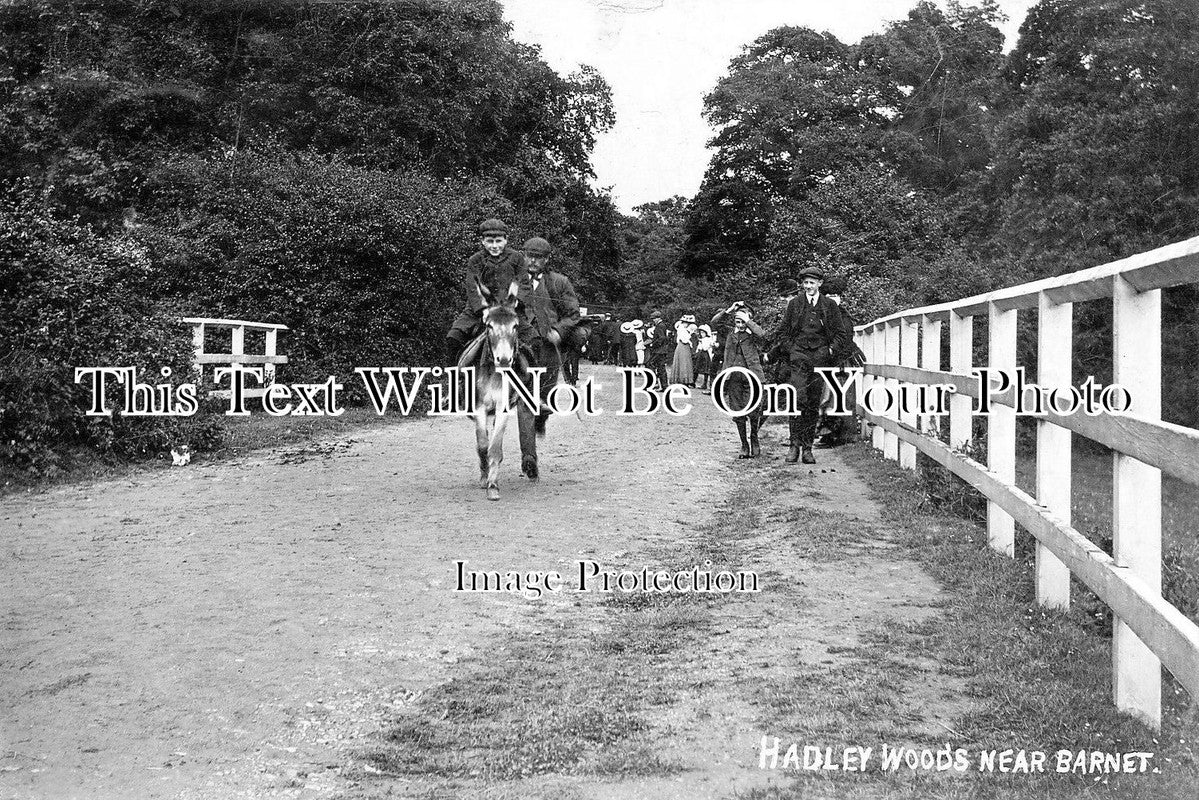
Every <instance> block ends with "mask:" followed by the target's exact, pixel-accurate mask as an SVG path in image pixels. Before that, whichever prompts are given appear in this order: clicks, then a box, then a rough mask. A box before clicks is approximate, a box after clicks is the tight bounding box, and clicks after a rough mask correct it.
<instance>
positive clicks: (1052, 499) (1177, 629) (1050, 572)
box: [856, 237, 1199, 727]
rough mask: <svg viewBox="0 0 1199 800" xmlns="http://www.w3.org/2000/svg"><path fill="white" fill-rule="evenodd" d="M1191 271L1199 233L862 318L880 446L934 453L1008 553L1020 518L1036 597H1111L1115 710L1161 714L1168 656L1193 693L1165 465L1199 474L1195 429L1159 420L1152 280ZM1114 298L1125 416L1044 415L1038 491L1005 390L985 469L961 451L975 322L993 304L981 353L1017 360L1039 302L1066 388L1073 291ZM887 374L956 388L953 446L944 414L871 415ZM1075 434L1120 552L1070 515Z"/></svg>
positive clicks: (1176, 278) (1196, 653)
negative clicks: (1089, 449) (978, 503)
mask: <svg viewBox="0 0 1199 800" xmlns="http://www.w3.org/2000/svg"><path fill="white" fill-rule="evenodd" d="M1197 282H1199V237H1196V238H1194V239H1188V240H1187V241H1184V242H1179V243H1177V244H1173V245H1170V246H1168V247H1162V248H1159V249H1157V250H1153V251H1150V252H1148V253H1142V254H1140V255H1136V256H1133V257H1131V258H1126V259H1123V260H1120V261H1116V262H1113V263H1111V264H1106V265H1104V266H1100V267H1095V268H1093V269H1086V270H1081V271H1079V272H1074V273H1071V274H1068V275H1063V276H1060V277H1056V278H1049V279H1046V280H1041V281H1035V282H1033V283H1026V284H1023V285H1020V286H1014V287H1011V288H1008V289H1001V290H999V291H996V292H991V293H990V294H984V295H978V296H975V297H968V298H965V299H963V300H957V301H954V302H951V303H943V304H941V305H937V306H930V307H927V308H916V309H909V310H907V311H902V312H900V313H898V314H893V315H891V316H889V317H884V318H882V319H877V320H875V321H873V322H871V323H869V324H867V325H863V326H861V327H859V328H857V333H856V341H857V343H858V345H859V346H860V347H861V348H862V350H863V351H864V352H865V353H866V358H867V361H868V364H867V366H866V369H865V377H864V385H863V387H862V391H860V392H859V410H860V412H861V413H863V414H864V416H865V418H866V419H867V421H868V422H870V423H872V424H873V425H874V429H873V434H872V436H873V444H874V446H875V447H876V448H878V449H881V450H882V451H883V453H884V455H885V456H886V457H887V458H890V459H892V460H898V461H899V463H900V466H902V467H905V468H907V469H915V466H916V451H917V450H920V451H921V452H923V453H925V454H926V455H928V456H929V457H930V458H932V459H934V460H935V461H937V462H939V463H941V464H942V465H944V466H945V467H947V468H948V469H950V470H951V471H952V472H954V473H955V474H956V475H958V476H959V477H961V478H962V479H963V480H965V481H966V482H967V483H969V484H971V485H972V486H974V487H975V488H977V489H978V490H979V491H981V492H982V493H983V494H984V495H985V496H986V497H987V500H988V502H987V538H988V541H989V542H990V545H991V547H993V548H994V549H996V550H998V551H999V552H1001V553H1003V554H1005V555H1008V556H1012V555H1013V554H1014V536H1015V524H1016V523H1019V524H1020V525H1021V526H1022V527H1023V528H1024V529H1026V530H1027V531H1028V532H1029V533H1031V534H1032V535H1033V536H1034V537H1035V538H1036V540H1037V545H1036V567H1035V569H1036V596H1037V601H1038V602H1039V603H1040V604H1042V605H1045V606H1049V607H1054V608H1066V607H1068V606H1069V603H1070V574H1071V573H1073V574H1074V575H1075V576H1077V577H1078V578H1079V580H1081V581H1082V582H1083V583H1084V584H1086V585H1087V586H1088V587H1090V588H1091V589H1092V590H1093V591H1094V592H1095V593H1096V594H1097V595H1098V596H1099V597H1100V598H1101V599H1102V600H1103V601H1104V602H1105V603H1107V605H1108V606H1109V607H1110V608H1111V609H1112V613H1113V615H1114V617H1115V620H1114V632H1113V639H1112V684H1113V685H1112V688H1113V694H1114V698H1115V703H1116V706H1117V707H1118V708H1119V709H1121V710H1123V711H1126V712H1128V713H1130V714H1133V715H1135V716H1137V717H1140V718H1141V719H1143V720H1144V721H1146V722H1148V723H1149V724H1151V725H1153V726H1154V727H1160V725H1161V665H1163V664H1164V665H1165V666H1166V668H1167V669H1169V670H1170V672H1171V673H1172V674H1173V675H1174V677H1175V678H1176V679H1177V680H1178V682H1179V683H1180V684H1182V685H1183V686H1184V687H1185V688H1186V690H1187V691H1188V692H1189V693H1190V695H1191V697H1192V698H1199V626H1196V625H1195V623H1193V622H1191V621H1190V620H1189V619H1188V618H1186V617H1185V616H1184V615H1183V614H1182V613H1181V612H1180V611H1179V610H1178V609H1177V608H1175V607H1174V606H1172V605H1170V604H1169V603H1167V602H1166V601H1165V600H1163V599H1162V596H1161V571H1162V570H1161V553H1162V544H1161V533H1162V513H1161V508H1162V507H1161V476H1162V473H1163V472H1164V473H1166V474H1168V475H1172V476H1174V477H1176V478H1179V479H1181V480H1183V481H1186V482H1187V483H1189V484H1190V485H1192V486H1199V431H1196V430H1194V429H1191V428H1186V427H1182V426H1179V425H1173V424H1170V423H1166V422H1162V421H1161V359H1162V356H1161V290H1162V289H1165V288H1169V287H1172V286H1180V285H1184V284H1191V283H1197ZM1105 297H1110V298H1112V303H1113V310H1114V313H1115V317H1114V334H1115V335H1114V344H1113V348H1114V352H1113V366H1114V370H1113V383H1117V384H1121V385H1122V386H1124V387H1125V388H1127V389H1128V390H1129V392H1130V393H1131V395H1132V398H1133V405H1132V407H1131V409H1130V410H1129V412H1128V413H1127V414H1123V415H1110V414H1100V415H1097V416H1087V415H1086V414H1083V413H1082V412H1079V413H1076V414H1072V415H1068V416H1063V415H1060V414H1056V413H1053V412H1049V413H1047V414H1046V415H1044V416H1043V417H1038V421H1037V441H1036V496H1035V497H1032V496H1030V495H1028V494H1027V493H1025V492H1023V491H1021V490H1020V489H1018V488H1016V486H1015V476H1016V412H1015V408H1014V404H1015V398H1014V391H1011V390H1009V391H1008V392H1007V393H1006V394H1005V395H1004V396H1003V397H1002V398H1001V399H1000V400H999V402H1000V403H1001V405H998V406H996V407H995V408H994V409H993V411H992V413H991V414H990V415H989V416H988V418H987V426H988V427H987V460H988V463H987V465H986V466H984V465H982V464H979V463H977V462H975V461H973V460H970V459H968V458H965V457H964V456H962V455H961V454H960V453H958V452H954V449H953V448H960V447H961V446H962V445H964V444H965V443H966V442H967V440H969V439H970V436H971V422H972V407H973V398H975V397H977V396H978V389H977V381H976V379H975V378H974V377H973V376H972V375H971V374H970V371H971V369H972V365H971V359H972V353H973V341H972V340H973V329H972V323H973V320H974V318H975V317H976V316H982V315H986V317H987V320H988V325H987V332H988V336H989V340H990V341H989V344H990V347H989V351H988V352H989V364H988V365H987V366H990V367H992V368H994V369H997V370H1005V371H1008V372H1009V374H1011V373H1012V372H1014V369H1015V367H1016V366H1017V364H1016V329H1017V324H1018V315H1019V314H1020V313H1021V312H1023V313H1035V314H1037V315H1038V316H1037V320H1038V325H1037V336H1038V342H1037V349H1038V355H1037V364H1038V369H1037V375H1036V376H1035V379H1034V377H1033V376H1031V375H1030V376H1029V378H1028V379H1029V381H1034V380H1035V382H1036V383H1038V384H1039V385H1041V386H1043V387H1045V388H1046V389H1052V388H1057V387H1062V388H1065V387H1068V386H1070V385H1071V384H1072V383H1073V382H1074V381H1073V379H1072V377H1071V367H1070V365H1071V348H1072V328H1073V325H1072V322H1073V308H1074V305H1073V304H1074V303H1075V302H1081V301H1087V300H1096V299H1101V298H1105ZM946 322H948V326H949V371H948V372H944V371H942V370H941V355H942V354H941V335H942V325H943V324H944V323H946ZM880 383H881V384H882V385H884V386H886V387H890V388H891V389H893V390H894V389H896V388H898V387H899V386H900V385H909V386H919V385H928V384H952V385H954V386H955V387H956V389H957V393H956V394H955V395H952V400H951V402H950V407H949V415H948V416H949V443H950V446H948V447H947V446H946V445H944V444H943V443H942V442H941V441H940V440H939V438H938V437H937V436H936V435H934V434H935V431H936V430H937V427H938V425H939V422H940V420H939V419H938V418H936V417H927V418H924V419H921V420H918V419H917V415H916V414H915V413H914V412H911V413H902V414H901V413H895V412H889V413H885V414H883V415H874V414H868V413H866V411H865V408H862V407H861V405H860V402H861V398H862V395H863V393H864V392H867V391H870V390H871V389H872V388H873V387H874V386H876V385H878V384H880ZM1071 432H1073V433H1076V434H1079V435H1081V436H1085V437H1087V438H1089V439H1092V440H1094V441H1096V442H1099V443H1101V444H1104V445H1106V446H1108V447H1110V448H1111V449H1112V450H1113V459H1114V470H1113V481H1112V501H1113V502H1112V508H1113V515H1112V525H1113V534H1112V535H1113V539H1114V542H1113V551H1114V552H1113V554H1112V556H1108V555H1107V554H1106V553H1104V552H1103V551H1102V550H1101V549H1100V548H1099V547H1098V546H1096V545H1095V544H1094V543H1092V542H1090V541H1089V540H1087V539H1086V538H1085V537H1084V536H1082V535H1081V534H1080V533H1079V532H1078V531H1076V530H1075V529H1074V528H1072V527H1071V525H1070V499H1071V485H1070V460H1071V435H1070V434H1071Z"/></svg>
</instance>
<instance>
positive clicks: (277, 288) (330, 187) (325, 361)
mask: <svg viewBox="0 0 1199 800" xmlns="http://www.w3.org/2000/svg"><path fill="white" fill-rule="evenodd" d="M151 186H152V187H153V189H154V192H153V194H154V195H155V196H156V197H158V198H160V200H159V205H158V206H156V207H151V208H148V209H147V210H146V215H145V219H146V220H147V225H146V229H145V232H144V234H143V235H142V236H141V239H142V240H143V241H144V242H145V243H146V246H147V247H148V248H149V249H150V252H151V253H152V254H153V257H154V259H155V260H156V261H158V262H159V263H160V264H161V268H160V269H159V270H158V272H157V274H156V275H155V280H156V284H155V293H156V294H160V295H162V296H174V297H179V298H181V299H182V300H183V301H184V302H186V304H187V307H188V308H190V309H192V311H193V313H194V314H198V315H211V316H223V317H234V318H238V319H254V320H258V321H262V322H277V323H283V324H285V325H287V326H288V327H289V328H290V329H291V330H290V331H289V333H288V334H286V339H285V341H284V345H285V347H286V352H287V353H288V357H289V364H288V368H287V371H286V375H288V376H289V377H290V378H291V379H294V380H301V381H323V380H325V378H326V377H327V376H329V375H338V376H345V377H349V376H352V375H353V368H354V367H356V366H369V365H376V366H377V365H393V364H423V363H437V359H438V358H439V357H440V348H441V341H442V338H443V337H444V335H445V330H446V328H448V327H449V322H450V320H451V319H452V318H453V316H454V315H455V314H456V313H457V312H458V311H460V310H461V308H462V303H463V292H462V288H461V287H462V283H463V279H464V277H465V260H466V257H467V256H468V255H470V253H471V252H472V250H473V249H474V248H475V246H476V245H475V244H474V238H475V233H474V226H475V225H476V224H477V219H478V215H479V211H478V208H479V206H486V205H488V204H490V203H493V202H494V201H495V199H494V197H493V196H491V195H489V194H488V193H487V192H486V190H482V189H478V188H477V187H472V186H470V185H466V184H456V183H451V182H445V181H438V180H436V179H434V178H431V177H429V176H425V175H420V174H409V173H403V172H399V171H396V170H391V171H382V170H370V169H366V168H362V167H353V166H349V165H346V164H343V163H341V162H339V161H336V160H327V159H325V158H323V157H320V156H316V155H311V154H301V155H294V156H293V155H290V154H288V153H286V152H274V153H262V152H257V151H243V152H242V153H239V154H236V155H231V156H229V157H227V159H225V161H224V162H221V161H217V160H215V159H206V158H187V159H180V160H178V161H176V162H173V163H172V164H170V165H167V166H166V167H164V168H163V169H162V170H161V171H159V172H158V173H156V174H155V175H154V176H152V178H151ZM354 386H357V384H356V383H355V384H354ZM349 389H350V386H347V390H349ZM347 397H350V398H351V399H352V397H353V395H352V393H350V394H347Z"/></svg>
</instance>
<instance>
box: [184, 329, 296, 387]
mask: <svg viewBox="0 0 1199 800" xmlns="http://www.w3.org/2000/svg"><path fill="white" fill-rule="evenodd" d="M183 322H184V323H186V324H188V325H191V326H192V346H193V348H194V349H195V353H196V354H195V358H194V360H193V362H192V366H193V367H194V368H195V370H196V385H197V386H201V385H203V384H202V381H203V379H204V367H205V366H208V365H220V366H233V365H238V366H246V365H256V364H261V365H262V371H263V381H262V386H261V387H252V388H247V389H246V391H245V396H246V397H261V396H262V395H263V394H265V393H266V388H265V387H267V386H270V385H271V384H272V383H274V382H275V365H276V364H286V363H287V356H283V355H279V331H285V330H287V326H286V325H273V324H271V323H267V322H246V321H245V320H240V319H213V318H209V317H185V318H184V319H183ZM222 328H229V329H231V330H232V335H233V340H232V343H231V346H230V347H229V350H230V352H228V353H207V352H205V351H204V335H205V333H207V332H208V331H209V330H211V329H218V330H219V329H222ZM247 330H250V331H263V332H264V338H265V344H264V346H263V352H262V353H261V354H256V353H247V352H246V331H247ZM212 394H213V395H214V396H217V397H228V396H229V390H228V389H222V390H219V391H214V392H212Z"/></svg>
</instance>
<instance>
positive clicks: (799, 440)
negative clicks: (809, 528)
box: [446, 219, 861, 480]
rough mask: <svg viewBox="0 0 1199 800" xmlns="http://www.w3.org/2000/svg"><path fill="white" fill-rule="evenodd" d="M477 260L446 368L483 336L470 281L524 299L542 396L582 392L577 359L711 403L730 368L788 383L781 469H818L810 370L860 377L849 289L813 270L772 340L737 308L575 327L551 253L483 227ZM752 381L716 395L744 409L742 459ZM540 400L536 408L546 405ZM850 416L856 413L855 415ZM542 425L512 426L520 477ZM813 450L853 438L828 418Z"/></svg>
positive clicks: (523, 337) (544, 245)
mask: <svg viewBox="0 0 1199 800" xmlns="http://www.w3.org/2000/svg"><path fill="white" fill-rule="evenodd" d="M479 232H480V237H481V249H480V250H479V251H478V252H477V253H475V254H474V255H473V256H471V258H470V260H469V261H468V262H467V275H466V283H465V291H466V307H465V309H464V310H463V311H462V313H461V314H459V316H458V317H457V318H456V319H455V321H454V324H453V325H452V326H451V328H450V330H449V332H448V333H447V337H446V359H447V364H448V365H450V366H453V365H455V364H458V363H459V358H460V356H461V355H462V353H463V349H464V348H465V346H466V343H467V342H468V341H470V340H471V339H472V338H473V337H475V336H477V335H478V333H479V331H480V330H481V328H482V318H481V313H482V312H481V301H480V299H479V293H478V291H477V289H476V288H475V286H476V283H475V282H476V280H478V282H480V283H482V285H483V286H486V287H487V288H489V289H490V290H491V291H492V292H493V293H494V294H496V295H497V296H498V295H501V294H504V293H506V292H507V291H508V287H509V286H510V285H511V284H512V283H516V284H517V285H518V286H519V287H520V299H521V301H522V303H523V306H522V307H523V308H525V309H526V318H525V319H524V320H522V323H521V325H520V327H519V328H518V336H519V339H520V343H521V347H522V349H524V350H525V351H526V352H527V353H528V356H529V358H528V360H529V363H531V364H532V365H534V366H543V367H546V368H547V374H546V376H545V378H543V382H542V392H543V394H545V393H548V391H549V389H550V388H552V387H553V385H554V383H555V382H556V381H557V379H558V372H559V369H561V370H562V372H563V378H564V379H565V380H566V381H567V382H569V383H574V382H576V381H577V380H578V357H579V353H580V352H584V353H586V355H587V356H588V357H589V358H590V360H592V361H593V362H596V363H606V364H615V365H619V366H626V367H632V366H644V367H647V368H649V369H650V370H652V371H653V374H654V378H655V384H656V385H657V387H659V388H664V387H666V386H668V385H670V384H682V385H685V386H690V387H694V388H699V389H701V390H702V391H703V392H704V393H705V394H707V393H709V392H711V390H712V384H713V381H714V380H715V377H716V375H717V374H718V373H719V372H720V371H721V370H722V369H727V368H729V367H741V368H742V369H743V370H746V371H748V372H750V373H753V374H754V375H756V376H757V377H758V378H759V379H760V380H762V381H763V382H766V381H767V373H766V371H767V369H769V370H770V371H771V374H770V376H769V377H770V381H771V382H774V383H788V384H790V385H791V386H792V387H794V389H795V398H796V401H797V402H796V405H797V410H798V413H797V414H790V415H788V418H787V419H788V424H789V429H788V433H789V444H788V451H787V456H786V459H785V460H786V461H787V462H788V463H795V462H798V461H801V460H802V461H803V463H805V464H814V463H816V459H815V456H814V455H813V452H812V450H813V447H814V446H816V442H815V439H816V436H817V430H818V428H819V426H820V424H821V419H822V413H821V409H822V401H827V399H828V397H827V392H826V390H825V383H824V381H823V380H822V378H821V376H820V373H819V371H818V370H820V369H821V368H827V367H833V368H840V369H847V368H848V367H850V366H860V361H861V351H860V350H857V348H856V347H855V346H854V344H853V321H852V319H851V317H850V315H849V313H848V311H847V310H846V309H845V308H844V307H843V306H842V294H843V293H844V291H845V281H844V280H843V279H839V278H834V279H831V280H829V281H825V275H824V273H823V271H822V270H820V269H819V268H817V267H806V268H804V269H802V270H800V271H799V274H798V275H797V276H796V278H795V279H788V280H786V281H784V282H783V284H782V285H780V287H779V295H780V298H781V300H782V301H783V302H785V309H784V311H783V314H782V319H781V321H780V322H779V324H778V325H777V327H776V329H775V330H774V331H773V332H772V333H768V332H767V331H766V330H765V329H764V328H763V327H762V326H761V325H760V324H759V323H758V322H757V321H756V320H755V319H754V309H753V308H752V307H751V306H750V305H749V304H748V303H746V302H744V301H737V302H735V303H733V304H732V305H730V306H729V307H728V308H725V309H722V310H720V311H718V312H716V314H715V315H714V316H713V317H712V319H711V320H710V321H708V322H706V323H702V324H701V323H700V322H699V321H698V320H697V319H696V317H695V314H693V313H684V314H681V315H680V316H679V318H678V319H677V320H675V321H673V322H672V323H667V322H666V320H665V318H664V316H663V313H662V311H661V310H659V309H653V310H652V311H650V312H649V314H648V315H647V316H648V317H649V322H648V323H647V322H645V321H644V320H641V319H632V320H628V321H625V322H619V321H617V320H614V319H613V318H612V315H611V314H602V315H594V316H591V317H588V318H580V309H579V302H578V298H577V296H576V295H575V291H574V288H573V286H572V285H571V283H570V280H569V279H568V278H567V277H566V276H565V275H563V274H561V273H559V272H556V271H555V270H553V269H552V268H551V267H550V266H549V260H550V254H551V247H550V244H549V242H547V241H546V240H545V239H542V238H537V237H534V238H532V239H529V240H528V241H527V242H525V244H524V248H523V252H521V251H517V250H514V249H512V248H510V247H508V242H507V236H508V228H507V226H506V225H505V224H504V223H503V222H502V221H500V220H497V219H490V220H487V221H485V222H484V223H483V224H482V225H481V226H480V231H479ZM751 388H752V387H751V384H750V380H749V379H748V378H746V377H744V375H743V374H733V375H732V376H731V378H730V379H729V380H727V381H726V383H725V385H724V388H723V391H724V394H725V396H724V398H723V400H724V401H725V404H726V406H727V407H729V408H736V409H744V410H745V413H743V414H740V415H738V416H735V417H734V423H735V425H736V428H737V433H738V438H739V440H740V444H741V451H740V454H739V456H738V457H739V458H756V457H758V456H759V455H760V454H761V441H760V438H759V431H760V428H761V425H762V420H763V409H762V405H761V403H760V402H759V403H757V404H756V405H753V407H750V406H751V404H750V403H749V400H750V398H751V396H752V394H751ZM543 399H544V398H543ZM851 407H852V406H851ZM547 416H548V413H546V412H545V411H542V412H541V413H540V414H537V415H533V414H531V413H528V414H525V415H524V416H523V417H522V416H518V421H519V424H520V434H521V435H520V440H521V451H522V470H523V471H524V473H525V474H526V475H527V476H528V477H529V478H530V479H532V480H536V479H537V456H536V442H535V438H534V437H535V435H536V434H542V433H544V432H545V423H546V418H547ZM824 422H825V428H824V438H823V439H822V441H821V446H835V445H837V444H842V443H844V442H845V441H847V440H848V439H849V437H850V436H851V435H852V418H850V417H846V416H837V415H831V414H827V413H826V414H825V415H824Z"/></svg>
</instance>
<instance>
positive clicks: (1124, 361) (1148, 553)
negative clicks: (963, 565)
mask: <svg viewBox="0 0 1199 800" xmlns="http://www.w3.org/2000/svg"><path fill="white" fill-rule="evenodd" d="M1113 280H1114V285H1113V286H1112V303H1113V312H1114V316H1113V329H1114V330H1113V332H1114V342H1113V348H1114V352H1113V354H1112V366H1113V369H1112V381H1113V382H1114V383H1119V384H1120V385H1122V386H1124V387H1125V388H1127V389H1128V391H1129V393H1130V394H1131V395H1132V407H1131V408H1130V410H1129V411H1130V413H1132V414H1135V415H1136V416H1138V417H1141V418H1142V419H1152V420H1158V419H1161V412H1162V401H1161V375H1162V348H1161V344H1162V316H1161V311H1162V305H1161V303H1162V300H1161V290H1153V291H1149V292H1138V291H1137V290H1136V289H1135V288H1133V286H1132V285H1131V284H1130V283H1129V282H1128V281H1127V280H1126V279H1125V278H1124V276H1122V275H1117V276H1116V277H1115V278H1114V279H1113ZM1112 461H1113V463H1112V467H1113V469H1112V484H1113V485H1112V557H1113V558H1114V559H1115V560H1116V564H1117V565H1119V566H1121V567H1127V568H1128V570H1129V572H1130V573H1132V575H1134V576H1136V577H1137V578H1139V579H1141V580H1142V581H1144V582H1145V583H1146V584H1148V585H1149V586H1150V587H1152V588H1153V589H1154V590H1155V591H1157V592H1159V593H1160V592H1161V586H1162V566H1161V565H1162V474H1161V470H1159V469H1156V468H1154V467H1151V466H1149V465H1147V464H1145V463H1143V462H1141V461H1138V460H1136V459H1135V458H1132V457H1131V456H1126V455H1123V454H1120V453H1115V454H1114V455H1113V456H1112ZM1113 623H1114V624H1113V630H1112V691H1113V694H1114V696H1115V702H1116V708H1118V709H1120V710H1121V711H1126V712H1128V713H1130V714H1132V715H1133V716H1136V717H1139V718H1141V719H1142V720H1144V721H1145V722H1147V723H1148V724H1150V725H1152V726H1153V727H1155V728H1158V727H1160V726H1161V662H1160V661H1159V660H1158V658H1157V656H1155V655H1154V654H1153V653H1152V651H1150V650H1149V648H1148V647H1146V646H1145V644H1144V643H1143V642H1142V641H1141V640H1140V638H1138V637H1137V635H1136V634H1135V633H1133V632H1132V630H1131V629H1129V627H1128V626H1127V625H1125V624H1124V622H1123V620H1120V619H1118V618H1115V619H1114V620H1113Z"/></svg>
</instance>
